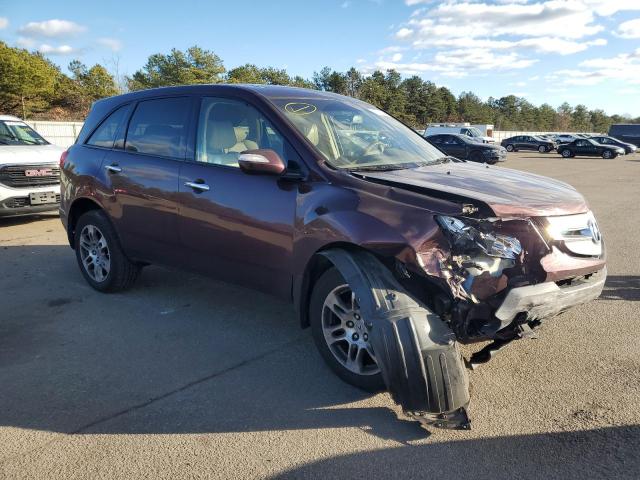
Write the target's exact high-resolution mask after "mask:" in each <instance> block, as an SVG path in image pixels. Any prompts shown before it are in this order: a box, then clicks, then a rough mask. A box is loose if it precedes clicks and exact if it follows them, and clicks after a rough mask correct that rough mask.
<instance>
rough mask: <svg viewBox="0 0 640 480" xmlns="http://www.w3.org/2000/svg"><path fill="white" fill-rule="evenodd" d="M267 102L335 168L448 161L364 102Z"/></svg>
mask: <svg viewBox="0 0 640 480" xmlns="http://www.w3.org/2000/svg"><path fill="white" fill-rule="evenodd" d="M271 101H272V102H273V103H274V104H275V105H276V107H278V108H279V109H280V110H281V111H282V112H283V113H284V114H285V115H286V116H287V117H288V118H289V120H291V123H293V125H294V126H295V128H296V129H297V130H298V131H300V133H302V134H303V135H304V136H305V137H307V139H308V140H309V141H310V142H311V143H312V144H313V145H314V146H315V148H316V149H317V150H318V151H319V152H320V153H321V154H322V156H323V157H324V158H325V159H326V161H327V163H328V164H329V165H331V166H333V167H334V168H339V169H354V170H357V169H362V170H365V169H376V170H378V169H379V170H383V169H398V168H414V167H417V166H421V165H427V164H432V163H439V162H442V161H447V159H446V158H443V157H444V155H443V153H442V152H440V151H439V150H438V149H436V148H435V147H433V146H432V145H431V144H430V143H429V142H427V141H426V140H424V138H422V137H421V136H420V135H418V134H416V133H415V132H414V131H413V130H411V129H410V128H409V127H407V126H405V125H403V124H402V123H400V122H399V121H397V120H395V119H394V118H393V117H391V116H390V115H388V114H386V113H385V112H383V111H382V110H378V109H377V108H375V107H373V106H372V105H369V104H367V103H364V102H360V101H358V100H351V99H346V98H345V99H344V100H342V99H334V98H318V97H314V98H310V99H300V98H297V99H296V98H272V99H271Z"/></svg>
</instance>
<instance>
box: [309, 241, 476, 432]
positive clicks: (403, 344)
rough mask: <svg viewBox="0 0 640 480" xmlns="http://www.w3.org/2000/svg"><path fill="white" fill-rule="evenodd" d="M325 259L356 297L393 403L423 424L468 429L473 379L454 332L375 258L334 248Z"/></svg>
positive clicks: (326, 252)
mask: <svg viewBox="0 0 640 480" xmlns="http://www.w3.org/2000/svg"><path fill="white" fill-rule="evenodd" d="M322 255H324V256H325V257H326V258H328V259H329V260H330V261H331V262H332V263H333V265H334V266H335V267H336V268H337V269H338V270H339V271H340V273H341V274H342V276H343V277H344V279H345V280H346V281H347V283H348V284H349V286H350V287H351V289H352V290H353V292H354V293H355V295H356V299H357V302H358V305H359V306H360V310H361V314H362V315H363V317H364V318H366V319H367V327H368V328H369V339H370V343H371V346H372V348H373V351H374V352H375V355H376V361H377V363H378V366H379V367H380V370H381V372H382V377H383V379H384V382H385V384H386V386H387V389H388V390H389V393H390V394H391V397H392V398H393V400H394V401H395V402H396V403H398V404H399V405H400V406H401V407H402V410H403V411H404V412H405V414H407V415H408V416H411V417H412V418H415V419H416V420H419V421H420V422H421V423H422V424H423V425H433V426H439V427H446V428H466V429H468V428H469V427H470V422H469V418H468V417H467V414H466V408H467V406H468V404H469V381H468V377H467V372H466V369H465V366H464V361H463V359H462V356H461V355H460V352H459V351H458V349H457V346H456V342H455V335H454V333H453V332H452V331H451V329H450V328H449V327H448V326H447V325H446V324H445V322H443V321H442V320H441V319H440V317H439V316H438V315H436V314H435V313H433V312H431V311H430V310H429V309H428V308H427V307H426V306H425V305H423V304H422V303H421V302H419V301H418V300H416V299H415V298H413V297H412V296H410V295H409V294H408V293H407V292H406V291H405V290H404V289H403V287H402V286H401V285H400V284H399V283H398V281H397V280H396V278H395V277H394V276H393V274H392V273H391V271H390V270H389V269H387V268H386V267H385V266H384V265H383V264H382V263H381V262H380V261H379V260H378V259H377V258H376V257H374V256H373V255H372V254H370V253H366V252H355V253H351V252H347V251H345V250H340V249H332V250H327V251H324V252H322Z"/></svg>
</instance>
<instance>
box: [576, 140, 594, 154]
mask: <svg viewBox="0 0 640 480" xmlns="http://www.w3.org/2000/svg"><path fill="white" fill-rule="evenodd" d="M575 145H576V153H577V154H578V155H598V148H597V147H596V146H595V145H594V144H593V143H591V142H589V141H587V140H576V143H575Z"/></svg>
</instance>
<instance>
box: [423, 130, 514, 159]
mask: <svg viewBox="0 0 640 480" xmlns="http://www.w3.org/2000/svg"><path fill="white" fill-rule="evenodd" d="M425 138H426V139H427V141H428V142H429V143H430V144H431V145H433V146H435V147H436V148H438V149H439V150H442V151H443V152H444V153H446V154H447V155H451V156H452V157H456V158H459V159H461V160H469V161H472V162H479V163H490V164H493V163H496V162H504V161H505V160H506V158H507V151H506V150H505V149H504V148H502V147H499V146H497V145H489V144H486V143H481V142H478V141H476V140H474V139H472V138H470V137H468V136H466V135H460V134H456V133H442V134H438V135H429V136H427V137H425Z"/></svg>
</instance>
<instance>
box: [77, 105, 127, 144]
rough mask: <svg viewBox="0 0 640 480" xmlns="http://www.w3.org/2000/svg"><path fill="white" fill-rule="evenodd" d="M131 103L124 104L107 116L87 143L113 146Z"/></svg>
mask: <svg viewBox="0 0 640 480" xmlns="http://www.w3.org/2000/svg"><path fill="white" fill-rule="evenodd" d="M128 111H129V105H123V106H121V107H119V108H118V109H116V110H115V111H113V112H112V113H111V114H110V115H109V116H108V117H107V118H105V119H104V120H103V121H102V123H101V124H100V126H99V127H98V128H97V129H96V131H95V132H93V133H92V134H91V136H90V137H89V140H87V145H93V146H95V147H105V148H113V142H115V140H116V135H117V133H118V129H119V128H120V126H121V125H122V122H123V121H124V120H125V118H126V117H127V112H128Z"/></svg>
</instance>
